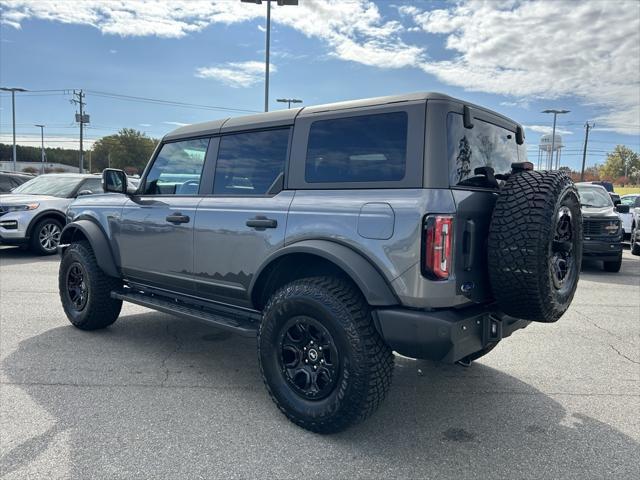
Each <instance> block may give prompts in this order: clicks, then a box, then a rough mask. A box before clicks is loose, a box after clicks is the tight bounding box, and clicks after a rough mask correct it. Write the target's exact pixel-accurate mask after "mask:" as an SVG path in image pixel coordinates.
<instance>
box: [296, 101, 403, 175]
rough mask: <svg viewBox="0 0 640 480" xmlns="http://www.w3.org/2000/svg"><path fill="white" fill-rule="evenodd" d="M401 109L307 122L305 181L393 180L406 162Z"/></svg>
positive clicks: (401, 173) (401, 172) (401, 171)
mask: <svg viewBox="0 0 640 480" xmlns="http://www.w3.org/2000/svg"><path fill="white" fill-rule="evenodd" d="M407 128H408V116H407V114H406V113H405V112H392V113H380V114H375V115H360V116H356V117H347V118H335V119H330V120H318V121H316V122H313V123H312V124H311V127H310V130H309V141H308V144H307V157H306V162H305V180H306V181H307V182H308V183H345V182H393V181H399V180H402V179H403V178H404V176H405V171H406V164H407Z"/></svg>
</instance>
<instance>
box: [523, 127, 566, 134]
mask: <svg viewBox="0 0 640 480" xmlns="http://www.w3.org/2000/svg"><path fill="white" fill-rule="evenodd" d="M524 128H525V130H531V131H532V132H537V133H542V134H547V133H551V132H553V127H549V126H546V125H524ZM556 135H573V132H572V131H571V130H565V129H563V128H558V127H556Z"/></svg>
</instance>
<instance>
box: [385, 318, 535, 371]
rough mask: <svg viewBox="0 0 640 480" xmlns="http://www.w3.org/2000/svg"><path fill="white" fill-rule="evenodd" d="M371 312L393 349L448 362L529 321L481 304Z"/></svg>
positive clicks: (507, 334) (407, 354) (406, 353)
mask: <svg viewBox="0 0 640 480" xmlns="http://www.w3.org/2000/svg"><path fill="white" fill-rule="evenodd" d="M373 316H374V321H375V323H376V327H377V328H378V331H379V332H380V334H381V335H382V337H383V338H384V340H385V342H386V343H387V344H388V345H389V346H390V347H391V348H392V349H393V350H395V351H396V352H398V353H400V354H401V355H404V356H407V357H412V358H423V359H429V360H438V361H443V362H450V363H453V362H456V361H458V360H460V359H463V358H464V357H466V356H468V355H471V354H472V353H475V352H478V351H480V350H482V349H484V348H485V347H487V346H488V345H490V344H492V343H496V342H499V341H500V340H502V339H503V338H506V337H508V336H509V335H511V334H512V333H513V332H514V331H516V330H519V329H521V328H524V327H526V326H527V325H529V323H530V322H529V321H527V320H520V319H517V318H513V317H509V316H507V315H504V314H499V313H496V312H491V311H489V310H487V308H485V307H482V306H477V307H470V308H465V309H461V310H453V309H449V310H440V311H432V312H426V311H418V310H409V309H399V308H393V309H378V310H375V311H374V313H373Z"/></svg>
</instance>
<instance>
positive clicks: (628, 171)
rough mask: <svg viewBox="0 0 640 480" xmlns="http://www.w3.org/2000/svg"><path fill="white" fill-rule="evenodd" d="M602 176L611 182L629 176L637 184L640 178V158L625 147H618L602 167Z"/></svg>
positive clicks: (608, 155) (608, 156)
mask: <svg viewBox="0 0 640 480" xmlns="http://www.w3.org/2000/svg"><path fill="white" fill-rule="evenodd" d="M600 176H601V177H602V178H603V179H606V180H609V181H615V180H617V179H618V178H620V177H624V176H627V177H629V178H630V179H631V181H632V182H633V183H636V184H637V183H638V180H639V178H638V177H639V176H640V156H638V154H637V153H636V152H634V151H633V150H631V149H630V148H628V147H626V146H624V145H616V148H615V149H614V150H613V152H611V153H609V154H607V159H606V160H605V162H604V165H602V167H600Z"/></svg>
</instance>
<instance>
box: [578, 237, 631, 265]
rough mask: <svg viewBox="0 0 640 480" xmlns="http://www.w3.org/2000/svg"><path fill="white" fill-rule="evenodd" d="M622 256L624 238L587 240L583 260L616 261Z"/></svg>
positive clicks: (584, 244) (583, 246) (584, 245)
mask: <svg viewBox="0 0 640 480" xmlns="http://www.w3.org/2000/svg"><path fill="white" fill-rule="evenodd" d="M621 254H622V237H619V238H615V239H602V240H585V241H584V242H582V258H584V259H589V260H604V261H609V260H615V259H616V258H618V257H619V256H620V255H621Z"/></svg>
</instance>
